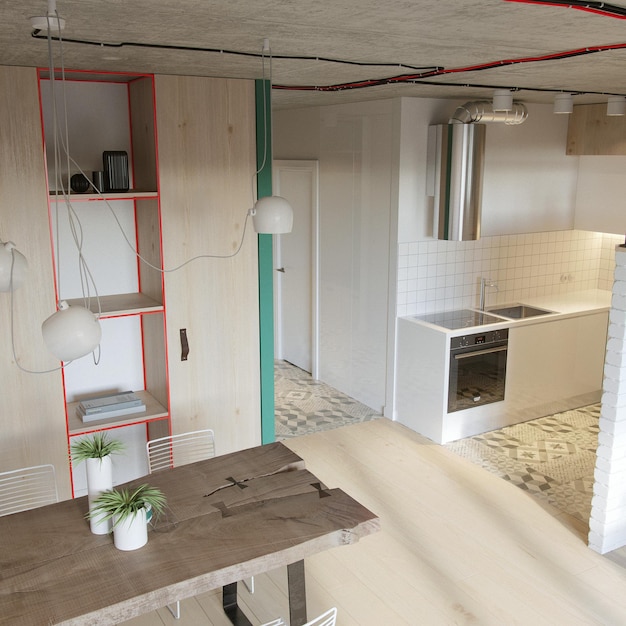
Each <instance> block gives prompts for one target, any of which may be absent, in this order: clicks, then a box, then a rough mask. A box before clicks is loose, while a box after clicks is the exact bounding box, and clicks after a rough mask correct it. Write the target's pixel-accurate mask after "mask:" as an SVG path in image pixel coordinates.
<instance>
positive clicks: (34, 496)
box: [0, 465, 59, 516]
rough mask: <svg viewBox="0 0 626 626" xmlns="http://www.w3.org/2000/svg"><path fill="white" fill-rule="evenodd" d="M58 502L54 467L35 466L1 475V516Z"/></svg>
mask: <svg viewBox="0 0 626 626" xmlns="http://www.w3.org/2000/svg"><path fill="white" fill-rule="evenodd" d="M58 501H59V493H58V491H57V482H56V475H55V473H54V466H53V465H35V466H33V467H23V468H21V469H16V470H11V471H10V472H2V473H0V516H2V515H10V514H11V513H19V512H20V511H27V510H28V509H36V508H37V507H40V506H45V505H46V504H54V503H55V502H58Z"/></svg>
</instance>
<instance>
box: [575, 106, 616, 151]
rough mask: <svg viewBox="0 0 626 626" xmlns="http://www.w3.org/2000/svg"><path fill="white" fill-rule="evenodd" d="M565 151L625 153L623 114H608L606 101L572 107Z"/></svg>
mask: <svg viewBox="0 0 626 626" xmlns="http://www.w3.org/2000/svg"><path fill="white" fill-rule="evenodd" d="M566 152H567V154H569V155H626V117H623V116H608V115H607V114H606V104H580V105H577V106H575V107H574V112H573V113H572V115H571V116H570V119H569V127H568V133H567V151H566Z"/></svg>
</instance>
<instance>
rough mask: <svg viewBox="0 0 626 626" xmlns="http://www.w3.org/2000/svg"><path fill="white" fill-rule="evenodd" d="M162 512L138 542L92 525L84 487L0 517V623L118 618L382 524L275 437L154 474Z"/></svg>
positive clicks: (332, 544) (92, 621)
mask: <svg viewBox="0 0 626 626" xmlns="http://www.w3.org/2000/svg"><path fill="white" fill-rule="evenodd" d="M144 481H147V482H149V483H150V484H151V485H155V486H158V487H160V488H161V489H163V491H164V492H165V494H166V495H167V498H168V511H167V514H166V515H165V516H164V517H163V518H162V519H161V520H159V521H158V522H157V524H156V528H155V530H154V531H152V532H150V533H149V541H148V544H147V545H146V546H144V547H143V548H141V549H139V550H136V551H133V552H121V551H119V550H117V549H115V548H114V547H113V544H112V540H111V538H110V537H109V536H106V535H105V536H96V535H92V534H91V533H90V531H89V527H88V524H87V522H86V521H85V520H84V519H83V515H84V513H85V511H86V507H87V503H86V499H85V498H81V499H77V500H70V501H66V502H62V503H59V504H56V505H52V506H50V507H43V508H41V509H37V510H35V511H30V512H25V513H19V514H16V515H11V516H6V517H2V518H0V623H2V624H5V623H6V624H12V625H13V624H15V625H17V624H27V625H29V626H33V625H37V624H59V623H65V624H90V625H93V624H115V623H118V622H119V621H121V620H123V619H128V618H130V617H132V616H133V615H139V614H141V613H145V612H146V611H150V610H152V609H155V608H158V607H162V606H165V604H167V603H171V602H173V601H175V600H177V599H182V598H186V597H189V596H193V595H197V594H199V593H202V592H206V591H207V590H210V589H214V588H216V587H221V586H222V585H225V584H228V583H231V582H234V581H238V580H241V579H243V578H245V577H248V576H251V575H258V574H260V573H262V572H265V571H268V570H271V569H273V568H276V567H279V566H282V565H286V564H288V563H291V562H295V561H298V560H300V559H303V558H305V557H308V556H310V555H312V554H315V553H317V552H319V551H320V550H326V549H328V548H332V547H335V546H339V545H344V544H351V543H354V542H355V541H357V540H358V539H359V538H360V537H362V536H364V535H367V534H370V533H372V532H375V531H376V530H378V527H379V526H378V518H377V517H376V516H375V515H374V514H373V513H371V512H370V511H368V510H367V509H365V508H364V507H362V506H361V505H360V504H359V503H358V502H356V501H355V500H353V499H352V498H351V497H350V496H348V495H346V494H345V493H344V492H343V491H341V490H340V489H330V490H326V489H325V488H324V485H321V484H320V483H319V481H318V479H317V478H316V477H315V476H314V475H313V474H311V473H310V472H308V471H307V470H306V469H305V468H304V463H303V462H302V460H301V459H300V457H299V456H297V455H296V454H294V453H293V452H291V451H290V450H289V449H288V448H286V447H285V446H283V445H282V444H280V443H277V444H270V445H268V446H263V447H257V448H252V449H249V450H245V451H243V452H237V453H233V454H229V455H224V456H220V457H216V458H213V459H209V460H208V461H203V462H200V463H195V464H192V465H187V466H183V467H179V468H176V469H173V470H164V471H161V472H157V473H155V474H152V475H150V476H149V477H147V478H146V479H143V480H140V481H134V483H132V484H138V483H141V482H144Z"/></svg>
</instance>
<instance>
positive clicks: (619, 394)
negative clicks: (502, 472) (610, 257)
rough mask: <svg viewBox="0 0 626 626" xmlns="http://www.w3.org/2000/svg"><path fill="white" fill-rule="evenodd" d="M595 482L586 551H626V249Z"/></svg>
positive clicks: (619, 270) (621, 256)
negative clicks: (621, 548)
mask: <svg viewBox="0 0 626 626" xmlns="http://www.w3.org/2000/svg"><path fill="white" fill-rule="evenodd" d="M594 478H595V483H594V486H593V499H592V501H591V519H590V520H589V547H590V548H592V549H593V550H595V551H596V552H599V553H600V554H605V553H606V552H610V551H611V550H615V549H617V548H620V547H622V546H624V545H626V248H621V247H619V246H618V247H617V248H616V252H615V281H614V283H613V298H612V301H611V312H610V314H609V332H608V339H607V349H606V357H605V361H604V382H603V393H602V410H601V413H600V434H599V437H598V453H597V458H596V469H595V474H594Z"/></svg>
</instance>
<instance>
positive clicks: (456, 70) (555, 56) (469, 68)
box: [273, 43, 626, 93]
mask: <svg viewBox="0 0 626 626" xmlns="http://www.w3.org/2000/svg"><path fill="white" fill-rule="evenodd" d="M623 49H626V43H617V44H607V45H603V46H589V47H587V48H577V49H575V50H564V51H562V52H553V53H550V54H544V55H539V56H533V57H521V58H517V59H502V60H499V61H489V62H487V63H479V64H476V65H466V66H463V67H453V68H436V69H433V70H427V71H424V72H421V73H419V74H400V75H398V76H390V77H386V78H375V79H369V80H361V81H355V82H350V83H338V84H335V85H273V88H274V89H286V90H291V91H344V90H347V89H362V88H364V87H378V86H380V85H390V84H398V83H414V82H417V81H421V80H423V79H426V78H433V77H435V76H445V75H447V74H461V73H465V72H479V71H484V70H490V69H494V68H499V67H506V66H508V65H520V64H523V63H539V62H542V61H557V60H563V59H571V58H573V57H578V56H584V55H588V54H594V53H596V52H606V51H608V50H623ZM438 84H439V83H438ZM467 86H468V87H478V85H471V84H470V85H467ZM512 89H518V88H515V87H514V88H512ZM525 89H526V90H529V91H540V90H534V89H533V88H532V87H528V88H525ZM551 91H555V92H561V91H568V90H566V89H553V90H551ZM573 91H576V90H573ZM578 93H583V92H578ZM584 93H587V92H584Z"/></svg>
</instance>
